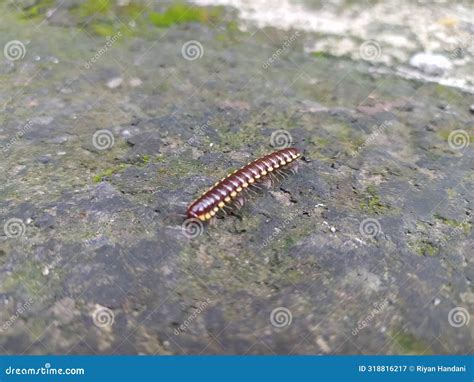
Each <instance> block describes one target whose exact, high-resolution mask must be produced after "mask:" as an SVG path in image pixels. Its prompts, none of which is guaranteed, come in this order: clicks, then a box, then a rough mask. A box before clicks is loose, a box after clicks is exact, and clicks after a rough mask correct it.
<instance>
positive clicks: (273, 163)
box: [187, 148, 301, 221]
mask: <svg viewBox="0 0 474 382" xmlns="http://www.w3.org/2000/svg"><path fill="white" fill-rule="evenodd" d="M300 156H301V154H300V153H299V152H298V150H297V149H295V148H286V149H282V150H278V151H275V152H273V153H271V154H268V155H265V156H264V157H262V158H259V159H256V160H254V161H253V162H250V163H249V164H247V165H246V166H244V167H242V168H241V169H239V170H236V171H234V172H233V173H232V174H229V175H227V176H226V177H225V178H222V179H221V180H220V181H218V182H217V183H216V184H215V185H214V186H212V187H211V188H210V189H209V190H207V191H206V192H205V193H204V194H202V195H201V196H200V197H199V198H197V199H196V200H195V201H194V202H192V203H191V204H190V205H189V207H188V209H187V216H188V218H195V219H199V220H201V221H207V220H210V219H212V217H213V216H215V214H216V213H217V212H218V211H219V210H220V209H223V208H224V207H226V206H228V205H230V204H232V203H233V202H234V201H235V199H236V198H237V197H238V195H239V194H240V193H241V192H242V191H244V190H245V189H246V188H248V187H249V186H251V185H253V184H256V183H258V182H260V181H262V180H263V179H266V178H267V177H268V176H269V175H270V173H272V172H273V171H275V170H276V169H278V168H285V167H288V165H289V164H290V163H291V162H293V161H295V160H296V159H298V158H299V157H300Z"/></svg>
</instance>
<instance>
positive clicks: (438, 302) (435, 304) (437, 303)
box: [433, 298, 441, 306]
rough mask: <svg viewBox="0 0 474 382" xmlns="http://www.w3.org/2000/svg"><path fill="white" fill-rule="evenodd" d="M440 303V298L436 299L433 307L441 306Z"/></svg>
mask: <svg viewBox="0 0 474 382" xmlns="http://www.w3.org/2000/svg"><path fill="white" fill-rule="evenodd" d="M440 302H441V300H440V299H439V298H435V299H434V300H433V305H434V306H438V305H439V304H440Z"/></svg>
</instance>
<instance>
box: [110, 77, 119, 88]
mask: <svg viewBox="0 0 474 382" xmlns="http://www.w3.org/2000/svg"><path fill="white" fill-rule="evenodd" d="M122 82H123V78H122V77H115V78H112V79H111V80H109V81H108V82H107V87H108V88H109V89H116V88H118V87H119V86H120V85H122Z"/></svg>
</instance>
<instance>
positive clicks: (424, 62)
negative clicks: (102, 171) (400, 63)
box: [410, 53, 453, 76]
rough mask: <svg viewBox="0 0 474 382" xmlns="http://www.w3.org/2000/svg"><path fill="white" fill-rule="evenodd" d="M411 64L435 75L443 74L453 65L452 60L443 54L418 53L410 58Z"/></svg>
mask: <svg viewBox="0 0 474 382" xmlns="http://www.w3.org/2000/svg"><path fill="white" fill-rule="evenodd" d="M410 65H411V66H413V67H415V68H417V69H418V70H420V71H422V72H424V73H426V74H428V75H433V76H439V75H442V74H443V73H444V72H446V71H448V70H450V69H451V68H452V67H453V64H452V63H451V61H449V59H448V58H446V57H445V56H442V55H441V54H432V53H417V54H415V55H414V56H413V57H412V58H411V59H410Z"/></svg>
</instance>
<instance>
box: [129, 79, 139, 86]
mask: <svg viewBox="0 0 474 382" xmlns="http://www.w3.org/2000/svg"><path fill="white" fill-rule="evenodd" d="M128 83H129V85H130V86H131V87H132V88H136V87H137V86H140V85H141V84H142V80H141V79H140V78H132V79H131V80H130V81H129V82H128Z"/></svg>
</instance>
